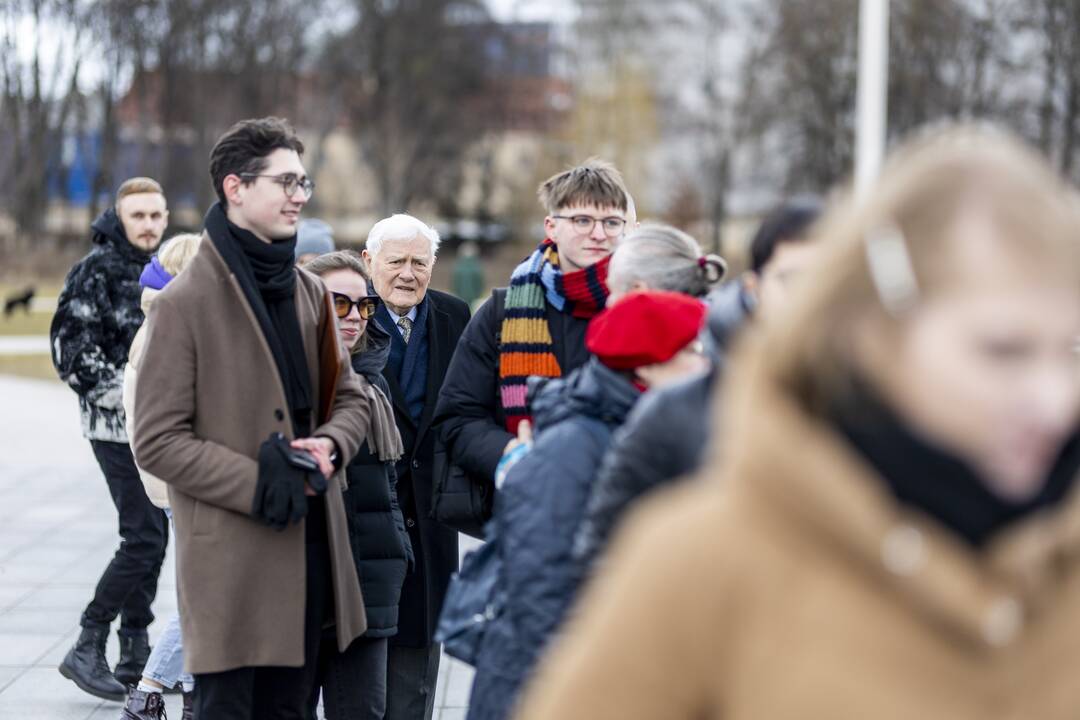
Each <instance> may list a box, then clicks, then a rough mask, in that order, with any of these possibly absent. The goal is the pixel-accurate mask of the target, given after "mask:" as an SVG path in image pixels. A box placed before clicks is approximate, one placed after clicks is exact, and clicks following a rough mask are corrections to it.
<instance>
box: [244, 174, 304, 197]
mask: <svg viewBox="0 0 1080 720" xmlns="http://www.w3.org/2000/svg"><path fill="white" fill-rule="evenodd" d="M240 177H242V178H266V179H268V180H270V181H271V182H274V183H277V184H278V185H280V186H281V187H282V188H283V189H284V190H285V197H286V198H288V199H290V200H291V199H292V196H293V195H295V194H296V191H297V190H303V191H304V199H305V200H310V199H311V196H312V195H313V194H314V193H315V181H314V180H312V179H311V178H309V177H297V176H296V175H294V174H293V173H285V174H283V175H259V174H258V173H243V174H242V175H240Z"/></svg>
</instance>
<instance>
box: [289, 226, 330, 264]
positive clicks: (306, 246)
mask: <svg viewBox="0 0 1080 720" xmlns="http://www.w3.org/2000/svg"><path fill="white" fill-rule="evenodd" d="M331 252H334V229H333V228H332V227H330V224H329V223H327V222H324V221H322V220H319V219H317V218H306V219H304V220H301V221H300V223H299V225H297V227H296V250H295V252H294V254H295V255H296V264H297V265H300V266H304V265H307V264H308V263H309V262H311V261H312V260H314V259H315V258H317V257H319V256H320V255H325V254H326V253H331Z"/></svg>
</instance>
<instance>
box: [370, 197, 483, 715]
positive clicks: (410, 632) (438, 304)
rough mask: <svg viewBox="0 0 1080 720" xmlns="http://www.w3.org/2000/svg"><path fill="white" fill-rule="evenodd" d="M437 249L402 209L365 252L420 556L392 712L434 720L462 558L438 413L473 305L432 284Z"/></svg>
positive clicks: (392, 670)
mask: <svg viewBox="0 0 1080 720" xmlns="http://www.w3.org/2000/svg"><path fill="white" fill-rule="evenodd" d="M438 250H439V234H438V232H436V231H435V229H434V228H432V227H430V226H429V225H428V224H427V223H425V222H423V221H421V220H420V219H418V218H415V217H413V216H411V215H404V214H400V213H399V214H396V215H392V216H391V217H388V218H384V219H382V220H380V221H379V222H377V223H375V225H374V227H372V228H371V232H370V233H368V237H367V243H366V245H365V247H364V252H363V258H364V263H365V266H366V268H367V271H368V276H369V277H370V278H371V284H372V285H373V286H374V288H375V292H376V293H377V294H378V295H379V297H380V298H381V300H382V302H381V303H379V305H378V307H377V309H376V311H375V318H374V319H375V322H376V323H378V324H380V325H382V328H383V329H384V330H386V331H387V333H388V334H389V336H390V348H389V355H388V356H387V359H386V367H384V368H383V371H382V374H383V377H384V378H386V383H387V386H388V387H389V389H390V399H391V401H392V403H393V405H394V417H395V418H396V420H397V427H398V431H399V432H400V433H401V439H402V443H403V445H404V454H403V455H402V456H401V459H400V460H399V461H398V463H397V467H396V474H397V494H398V501H399V502H400V504H401V512H402V513H403V514H404V516H405V527H406V530H407V531H408V533H409V540H410V543H411V544H412V549H413V553H414V554H415V556H416V562H415V566H414V571H413V572H411V573H409V575H408V576H407V577H406V578H405V585H404V587H403V588H402V591H401V610H400V613H399V617H398V623H397V625H398V632H397V634H396V635H394V636H393V638H392V639H391V640H390V648H389V651H388V658H389V660H388V670H387V679H386V682H387V689H386V717H387V719H388V720H421V719H424V720H430V718H431V716H432V714H433V713H434V709H435V683H436V681H437V680H438V677H439V656H440V652H441V649H440V647H439V645H438V643H435V642H434V641H433V637H434V634H435V623H436V622H437V621H438V618H439V612H440V611H441V610H442V602H443V596H444V595H445V594H446V587H447V585H448V584H449V582H450V575H451V574H452V573H453V572H454V571H455V570H457V566H458V537H457V533H456V532H454V531H453V530H452V529H450V528H448V527H446V526H444V525H441V524H439V523H437V522H435V520H434V519H433V518H432V489H433V485H434V480H433V472H434V465H435V461H434V458H435V452H436V444H437V437H436V431H435V429H434V428H433V421H432V418H433V417H434V414H435V404H436V401H437V399H438V397H439V390H440V388H441V387H442V385H443V379H444V378H445V377H446V375H447V372H448V368H449V366H450V357H451V356H452V355H453V354H454V348H455V347H456V346H457V344H458V339H459V338H460V337H461V334H462V332H463V331H464V330H465V325H466V324H467V323H468V322H469V306H468V305H466V304H465V303H464V302H463V301H462V300H460V299H458V298H456V297H454V296H453V295H450V294H449V293H444V292H440V291H438V290H432V289H431V288H430V287H429V286H430V284H431V271H432V268H433V267H434V265H435V261H436V257H437V254H438Z"/></svg>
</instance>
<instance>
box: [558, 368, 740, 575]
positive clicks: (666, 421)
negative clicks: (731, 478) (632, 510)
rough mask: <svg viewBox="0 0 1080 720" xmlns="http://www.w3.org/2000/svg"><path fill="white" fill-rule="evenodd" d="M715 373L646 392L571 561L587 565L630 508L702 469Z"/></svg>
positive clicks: (607, 463) (618, 438) (608, 461)
mask: <svg viewBox="0 0 1080 720" xmlns="http://www.w3.org/2000/svg"><path fill="white" fill-rule="evenodd" d="M717 373H718V370H717V369H716V368H713V369H712V370H710V371H709V373H708V374H707V375H704V376H701V377H697V378H693V379H691V380H686V381H683V382H681V383H679V384H677V385H673V386H671V387H668V388H664V389H663V390H655V391H653V392H650V393H646V395H645V397H644V398H642V400H641V402H640V403H638V404H637V406H636V407H635V408H634V410H633V412H631V413H630V416H629V417H627V418H626V423H625V424H624V425H623V426H622V427H620V428H619V429H618V430H617V431H616V432H615V438H614V440H613V441H612V444H611V450H609V451H608V453H607V456H606V457H605V458H604V462H603V464H602V465H601V467H600V472H599V473H598V474H597V476H596V482H595V483H594V484H593V487H592V493H591V494H590V496H589V500H588V506H587V510H586V512H585V519H584V520H583V521H582V523H581V527H580V528H579V530H578V534H577V538H576V539H575V541H574V558H575V560H577V561H579V562H584V563H586V564H588V563H591V562H592V560H593V559H594V558H595V557H596V556H597V554H599V553H600V552H602V551H603V548H604V546H606V545H607V542H608V540H609V539H610V537H611V533H612V531H613V529H614V528H615V526H616V525H617V524H618V522H619V520H620V519H621V518H622V516H623V514H624V513H625V512H626V510H627V508H628V507H629V506H630V505H631V504H633V503H634V502H635V501H636V500H638V499H639V498H640V497H641V496H643V495H645V494H646V493H648V492H650V491H651V490H653V489H654V488H657V487H660V486H662V485H666V484H667V483H670V482H672V481H674V480H675V479H677V478H680V477H682V476H684V475H686V474H688V473H690V472H693V471H694V470H695V469H697V468H698V467H699V466H700V465H701V461H702V456H703V454H704V450H705V442H706V439H707V438H708V434H709V409H710V407H711V399H712V388H713V384H714V382H715V379H716V376H717Z"/></svg>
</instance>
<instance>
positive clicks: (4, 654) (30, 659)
mask: <svg viewBox="0 0 1080 720" xmlns="http://www.w3.org/2000/svg"><path fill="white" fill-rule="evenodd" d="M62 636H63V633H60V634H57V633H54V632H46V633H14V632H0V665H22V666H26V667H29V666H30V665H33V664H34V663H35V662H37V660H38V658H40V657H41V656H42V655H44V654H45V653H46V652H48V651H49V649H50V648H52V647H53V646H54V645H55V644H56V643H57V641H58V639H59V638H61V637H62ZM62 657H63V655H62V654H61V658H62Z"/></svg>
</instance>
